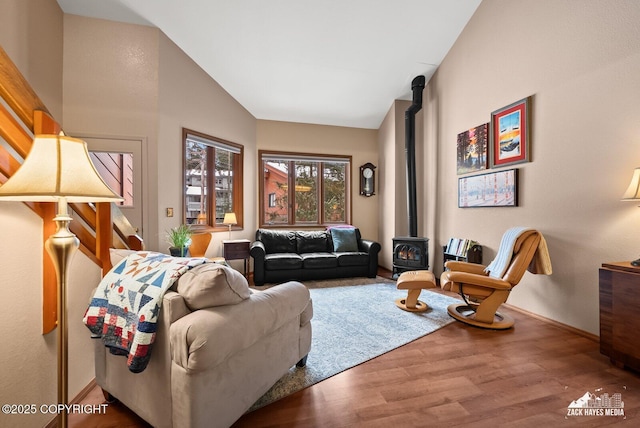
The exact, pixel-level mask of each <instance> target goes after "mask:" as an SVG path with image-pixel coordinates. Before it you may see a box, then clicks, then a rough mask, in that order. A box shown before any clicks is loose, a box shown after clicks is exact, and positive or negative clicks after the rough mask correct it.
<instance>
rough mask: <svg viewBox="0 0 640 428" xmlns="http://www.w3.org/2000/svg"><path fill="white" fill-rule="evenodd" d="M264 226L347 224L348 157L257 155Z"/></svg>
mask: <svg viewBox="0 0 640 428" xmlns="http://www.w3.org/2000/svg"><path fill="white" fill-rule="evenodd" d="M261 163H262V175H263V176H262V180H263V187H262V200H263V203H262V205H263V210H262V211H263V218H262V223H263V224H265V225H283V224H328V223H348V222H349V219H348V198H347V195H349V194H350V192H349V189H348V187H350V186H349V184H348V183H349V177H348V173H349V171H350V159H345V158H336V159H335V160H334V159H331V158H330V157H326V158H325V157H323V158H320V159H318V158H315V157H313V156H308V157H305V156H302V155H301V156H297V155H296V156H295V159H292V156H291V155H288V156H283V157H282V158H278V155H277V153H272V154H269V155H261Z"/></svg>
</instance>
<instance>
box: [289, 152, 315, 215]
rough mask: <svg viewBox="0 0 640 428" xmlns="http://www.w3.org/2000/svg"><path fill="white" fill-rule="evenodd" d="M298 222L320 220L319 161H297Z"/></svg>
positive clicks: (296, 195)
mask: <svg viewBox="0 0 640 428" xmlns="http://www.w3.org/2000/svg"><path fill="white" fill-rule="evenodd" d="M295 170H296V184H295V186H296V188H295V198H296V223H298V222H303V223H306V222H314V223H317V222H318V163H317V162H295Z"/></svg>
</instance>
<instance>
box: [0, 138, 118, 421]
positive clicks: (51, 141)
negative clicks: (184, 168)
mask: <svg viewBox="0 0 640 428" xmlns="http://www.w3.org/2000/svg"><path fill="white" fill-rule="evenodd" d="M0 200H5V201H24V202H27V201H28V202H56V203H57V204H58V210H57V215H56V217H55V218H54V219H53V220H54V221H55V222H56V232H55V233H54V234H53V235H51V236H50V237H49V239H47V241H46V242H45V248H46V250H47V252H48V253H49V255H50V256H51V260H52V261H53V264H54V266H55V269H56V274H57V280H58V326H57V327H58V403H59V404H68V354H67V352H68V349H67V335H68V330H67V268H68V267H69V263H70V261H71V258H72V256H73V254H74V253H75V252H76V250H77V249H78V247H79V245H80V242H79V241H78V238H76V236H75V235H74V234H73V233H71V231H70V230H69V222H70V221H71V220H72V218H71V217H70V216H69V211H68V208H67V203H68V202H111V201H121V200H122V198H120V197H119V196H118V195H116V194H115V193H113V191H112V190H111V189H110V188H109V186H107V185H106V184H105V182H104V181H103V180H102V178H101V177H100V175H99V174H98V172H97V171H96V169H95V167H94V165H93V163H91V159H90V158H89V152H88V151H87V145H86V143H85V142H84V141H82V140H78V139H75V138H70V137H66V136H59V135H36V137H35V138H34V140H33V145H32V147H31V151H30V152H29V154H28V155H27V157H26V158H25V160H24V162H23V163H22V166H21V167H20V168H19V169H18V170H17V171H16V173H15V174H13V176H11V177H10V178H9V180H7V182H6V183H5V184H3V185H2V186H0ZM67 416H68V415H67V412H66V411H62V412H60V414H59V415H58V426H59V427H66V426H67Z"/></svg>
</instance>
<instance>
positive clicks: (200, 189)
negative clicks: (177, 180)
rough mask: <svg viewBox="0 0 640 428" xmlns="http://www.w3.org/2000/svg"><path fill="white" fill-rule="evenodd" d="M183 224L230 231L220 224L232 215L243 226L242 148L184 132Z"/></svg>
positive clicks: (202, 135) (219, 140) (239, 225)
mask: <svg viewBox="0 0 640 428" xmlns="http://www.w3.org/2000/svg"><path fill="white" fill-rule="evenodd" d="M183 141H184V221H185V223H186V224H190V225H193V226H194V227H195V228H198V227H202V228H207V227H212V228H214V229H217V228H219V229H220V230H229V229H228V227H227V226H226V225H223V224H222V221H223V220H224V215H225V213H229V212H233V213H235V214H236V218H237V221H238V224H237V227H242V224H243V215H242V213H243V208H242V187H243V186H242V175H243V174H242V166H243V146H241V145H239V144H235V143H232V142H230V141H225V140H222V139H220V138H216V137H211V136H208V135H204V134H201V133H198V132H195V131H190V130H188V129H183Z"/></svg>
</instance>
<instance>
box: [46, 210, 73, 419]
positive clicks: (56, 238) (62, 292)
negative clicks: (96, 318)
mask: <svg viewBox="0 0 640 428" xmlns="http://www.w3.org/2000/svg"><path fill="white" fill-rule="evenodd" d="M65 208H66V207H65ZM65 211H66V209H65ZM53 220H54V221H55V222H56V233H54V234H53V235H51V236H50V237H49V239H47V242H45V248H46V250H47V252H48V253H49V256H50V257H51V260H52V261H53V265H54V267H55V269H56V274H57V277H58V336H57V337H58V404H68V403H69V385H68V379H69V356H68V351H69V350H68V347H67V338H68V335H69V332H68V323H67V268H68V267H69V263H70V262H71V258H72V257H73V255H74V254H75V252H76V250H77V249H78V247H79V246H80V242H79V241H78V238H77V237H76V236H75V235H74V234H73V233H71V231H70V230H69V222H70V221H71V217H69V215H68V214H67V213H66V212H65V213H60V212H59V213H58V215H57V216H56V217H55V218H54V219H53ZM67 419H68V415H67V412H66V410H63V411H61V412H60V413H59V414H58V427H60V428H66V427H67V425H68V421H67Z"/></svg>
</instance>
